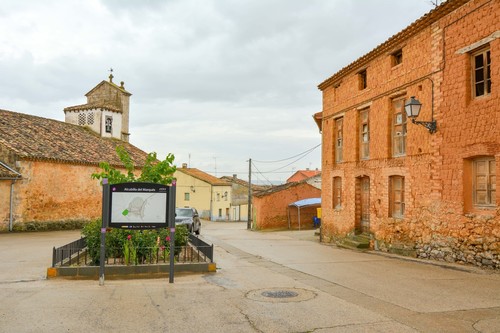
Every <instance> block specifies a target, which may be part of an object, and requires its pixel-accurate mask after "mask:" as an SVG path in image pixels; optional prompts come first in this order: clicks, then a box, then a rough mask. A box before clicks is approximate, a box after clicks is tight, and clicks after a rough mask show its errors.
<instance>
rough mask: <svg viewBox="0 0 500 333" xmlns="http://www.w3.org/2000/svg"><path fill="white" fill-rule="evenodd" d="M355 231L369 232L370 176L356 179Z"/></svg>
mask: <svg viewBox="0 0 500 333" xmlns="http://www.w3.org/2000/svg"><path fill="white" fill-rule="evenodd" d="M355 231H356V233H363V232H364V233H368V232H370V177H366V176H365V177H359V178H358V179H357V180H356V223H355Z"/></svg>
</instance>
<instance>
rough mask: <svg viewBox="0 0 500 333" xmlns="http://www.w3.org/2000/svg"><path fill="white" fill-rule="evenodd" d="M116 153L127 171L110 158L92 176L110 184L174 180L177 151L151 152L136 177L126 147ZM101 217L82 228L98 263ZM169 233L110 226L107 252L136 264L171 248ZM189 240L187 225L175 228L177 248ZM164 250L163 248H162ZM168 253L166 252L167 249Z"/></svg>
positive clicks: (154, 257) (92, 258)
mask: <svg viewBox="0 0 500 333" xmlns="http://www.w3.org/2000/svg"><path fill="white" fill-rule="evenodd" d="M116 153H117V154H118V157H119V158H120V161H121V162H122V164H123V166H124V168H125V170H126V173H122V172H121V171H120V170H118V169H116V168H115V167H114V166H112V165H110V164H109V163H108V162H101V163H99V167H100V168H101V169H102V171H101V172H100V173H93V174H92V175H91V177H92V179H98V180H100V181H101V182H102V180H103V179H107V180H108V182H109V184H118V183H129V182H147V183H155V184H164V185H168V184H171V183H172V181H173V180H174V172H175V170H176V167H175V165H173V162H174V158H175V157H174V155H172V154H168V155H167V156H166V157H165V159H164V160H163V161H159V160H158V159H157V155H156V153H154V152H153V153H149V154H148V155H147V156H146V160H145V161H144V166H143V167H142V170H141V175H140V176H139V177H136V175H135V171H136V167H135V166H134V165H133V162H132V159H131V158H130V155H129V153H128V152H127V150H126V149H125V148H124V147H122V146H118V147H116ZM101 224H102V223H101V220H98V221H94V222H92V223H91V224H89V225H87V226H85V227H84V228H83V231H82V234H83V235H84V236H86V237H87V245H88V249H89V255H90V257H91V260H92V263H93V264H98V263H99V257H100V244H101V241H100V239H101V236H100V233H101ZM169 236H170V233H169V229H168V228H163V229H153V230H130V229H110V230H109V231H108V232H106V256H107V257H114V258H124V261H125V263H126V264H137V263H138V262H143V261H145V260H148V259H150V258H151V259H157V258H156V256H157V255H158V253H159V251H158V250H160V249H166V250H167V251H168V250H169V246H170V243H169V242H168V241H167V238H169ZM187 241H188V230H187V228H186V227H185V226H179V227H176V229H175V240H174V243H175V248H176V249H177V248H178V247H181V246H184V245H186V244H187ZM161 253H162V254H163V253H164V251H161ZM165 253H166V252H165Z"/></svg>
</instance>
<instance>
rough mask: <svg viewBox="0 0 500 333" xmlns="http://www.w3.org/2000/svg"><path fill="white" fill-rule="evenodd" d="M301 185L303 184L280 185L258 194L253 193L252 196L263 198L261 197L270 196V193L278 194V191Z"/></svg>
mask: <svg viewBox="0 0 500 333" xmlns="http://www.w3.org/2000/svg"><path fill="white" fill-rule="evenodd" d="M302 183H303V182H296V183H285V184H282V185H277V186H273V187H271V188H268V189H267V190H265V191H260V192H257V193H255V194H254V196H255V197H263V196H266V195H269V194H272V193H276V192H279V191H283V190H286V189H289V188H290V187H294V186H297V185H299V184H302Z"/></svg>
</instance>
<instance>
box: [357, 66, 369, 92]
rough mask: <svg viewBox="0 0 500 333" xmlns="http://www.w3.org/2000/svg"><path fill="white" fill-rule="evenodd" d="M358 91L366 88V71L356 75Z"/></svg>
mask: <svg viewBox="0 0 500 333" xmlns="http://www.w3.org/2000/svg"><path fill="white" fill-rule="evenodd" d="M358 82H359V90H363V89H366V88H367V87H368V81H367V75H366V69H364V70H362V71H361V72H359V73H358Z"/></svg>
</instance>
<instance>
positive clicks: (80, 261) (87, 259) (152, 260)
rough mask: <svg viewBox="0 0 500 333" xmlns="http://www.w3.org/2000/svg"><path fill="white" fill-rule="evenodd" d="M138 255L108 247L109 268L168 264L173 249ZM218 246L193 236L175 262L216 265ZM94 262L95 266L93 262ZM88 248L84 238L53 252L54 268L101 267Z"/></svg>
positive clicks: (139, 251)
mask: <svg viewBox="0 0 500 333" xmlns="http://www.w3.org/2000/svg"><path fill="white" fill-rule="evenodd" d="M134 250H135V251H134V254H133V255H131V254H130V253H129V255H128V256H127V257H125V255H124V253H123V252H124V251H123V249H122V248H112V247H106V264H107V265H151V264H159V263H168V262H169V261H170V257H169V253H170V252H169V249H168V248H165V247H138V248H135V249H134ZM213 259H214V246H213V245H209V244H207V243H206V242H204V241H203V240H201V239H199V238H198V237H196V236H195V235H193V234H189V242H188V244H187V245H185V246H176V247H175V261H176V262H178V263H188V262H207V261H210V262H213ZM93 261H94V262H93ZM95 261H96V258H92V255H91V254H89V251H88V248H87V242H86V238H81V239H79V240H76V241H74V242H71V243H69V244H66V245H64V246H61V247H59V248H57V249H56V248H55V247H54V248H53V252H52V267H56V266H71V265H75V266H80V265H93V264H97V263H96V262H95Z"/></svg>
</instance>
